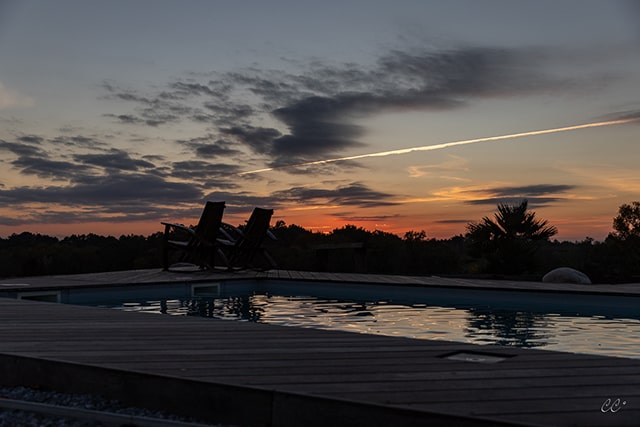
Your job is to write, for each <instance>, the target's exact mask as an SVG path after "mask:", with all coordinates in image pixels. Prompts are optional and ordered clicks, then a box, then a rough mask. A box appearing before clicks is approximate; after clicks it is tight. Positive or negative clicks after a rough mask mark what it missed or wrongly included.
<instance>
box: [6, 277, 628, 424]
mask: <svg viewBox="0 0 640 427" xmlns="http://www.w3.org/2000/svg"><path fill="white" fill-rule="evenodd" d="M211 278H215V279H216V280H220V279H221V278H227V279H234V278H238V279H241V278H243V279H246V278H265V279H268V278H280V279H296V280H299V279H305V280H312V279H317V280H334V281H347V282H367V283H371V282H377V283H402V284H412V285H425V286H463V287H474V288H500V289H520V290H523V291H526V290H542V291H545V292H578V293H580V292H582V293H584V292H585V291H586V292H589V293H602V294H612V293H613V294H617V295H627V296H630V297H631V298H633V297H635V296H640V292H639V289H638V286H637V285H615V286H609V287H607V286H606V285H601V286H590V287H587V288H585V287H584V286H577V285H575V286H570V285H548V284H542V283H516V282H497V281H496V282H493V281H474V280H462V279H445V278H435V277H431V278H428V277H427V278H425V277H423V278H410V277H401V276H368V275H359V274H356V275H340V274H324V273H322V274H321V273H300V272H287V271H275V272H268V273H234V274H228V273H224V274H222V273H167V272H160V271H157V270H144V271H134V272H118V273H104V274H94V275H79V276H57V277H53V276H52V277H40V278H21V279H12V280H1V281H0V291H2V290H4V291H10V290H17V289H31V290H41V289H51V288H58V287H62V286H83V287H84V286H103V285H107V284H109V285H113V284H120V285H122V286H126V285H128V284H140V283H156V284H159V283H173V282H181V281H201V280H211ZM639 351H640V346H639ZM459 352H466V353H469V354H472V355H473V354H477V353H480V355H479V356H478V357H482V354H484V353H490V355H494V356H502V357H504V360H502V361H500V362H497V363H480V362H474V361H468V360H450V359H448V358H447V357H446V356H448V355H451V354H455V353H459ZM463 359H464V357H463ZM15 384H22V385H37V384H40V385H42V386H46V387H53V388H56V389H58V390H60V391H78V392H86V391H91V392H96V393H101V394H104V395H107V396H116V397H119V398H121V399H122V400H124V401H127V402H131V403H137V404H144V405H148V406H158V407H163V408H166V409H170V410H174V411H178V412H186V413H189V414H192V415H194V416H196V417H198V418H201V419H203V420H208V421H211V422H222V423H229V424H234V425H247V426H249V425H253V426H274V427H278V426H285V427H289V426H312V427H313V426H323V427H326V426H343V425H344V426H426V425H430V426H432V425H445V424H447V425H456V426H457V425H530V426H637V425H638V424H639V422H638V420H640V360H635V359H623V358H608V357H600V356H590V355H576V354H569V353H559V352H551V351H542V350H526V349H517V348H505V347H493V346H492V347H486V346H483V347H479V346H474V345H471V344H463V343H454V342H447V341H428V340H413V339H408V338H397V337H385V336H373V335H361V334H353V333H348V332H338V331H323V330H313V329H301V328H288V327H280V326H273V325H265V324H256V323H248V322H231V321H224V320H212V319H203V318H195V317H171V316H153V315H143V314H139V313H132V312H121V311H117V310H110V309H100V308H89V307H80V306H69V305H60V304H54V303H45V302H36V301H23V300H14V299H8V298H0V385H15ZM608 399H610V400H608ZM616 399H620V405H619V406H613V407H612V406H607V405H606V404H605V403H606V402H607V401H609V402H611V403H613V402H615V401H616ZM603 405H604V406H603ZM603 409H604V411H603Z"/></svg>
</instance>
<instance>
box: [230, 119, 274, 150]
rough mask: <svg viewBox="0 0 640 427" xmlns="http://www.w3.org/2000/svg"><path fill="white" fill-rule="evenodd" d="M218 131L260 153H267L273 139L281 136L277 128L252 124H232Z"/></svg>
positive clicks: (270, 148)
mask: <svg viewBox="0 0 640 427" xmlns="http://www.w3.org/2000/svg"><path fill="white" fill-rule="evenodd" d="M220 131H221V132H222V134H223V135H224V136H227V137H233V138H234V139H235V140H236V141H240V142H241V143H243V144H245V145H247V146H249V147H251V149H252V150H253V151H254V152H256V153H260V154H267V153H269V152H270V151H271V150H272V142H273V140H274V139H276V138H278V137H280V136H281V133H280V132H279V131H278V130H277V129H273V128H264V127H253V126H234V127H230V128H224V129H221V130H220Z"/></svg>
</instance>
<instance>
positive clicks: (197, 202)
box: [0, 0, 640, 241]
mask: <svg viewBox="0 0 640 427" xmlns="http://www.w3.org/2000/svg"><path fill="white" fill-rule="evenodd" d="M638 119H640V2H638V1H630V0H624V1H616V0H612V1H606V2H605V1H600V0H563V1H557V0H553V1H550V0H539V1H535V2H524V1H511V0H483V1H475V0H452V1H446V2H445V1H424V0H415V1H410V0H394V1H375V0H362V1H350V0H341V1H339V2H338V1H332V0H327V1H324V2H315V1H314V2H312V1H306V0H296V1H293V0H291V1H284V0H283V1H278V0H275V1H269V2H264V1H243V0H237V1H222V0H220V1H213V0H212V1H208V0H206V1H205V0H187V1H185V0H126V1H125V0H110V1H108V2H105V1H94V0H57V1H55V2H52V1H49V0H19V1H18V0H0V171H1V172H0V237H6V236H9V235H11V234H12V233H20V232H23V231H29V232H33V233H42V234H48V235H54V236H65V235H70V234H87V233H97V234H103V235H114V236H120V235H123V234H142V235H148V234H151V233H154V232H158V231H162V230H163V228H162V226H161V224H160V222H161V221H170V222H180V223H185V224H195V223H196V222H197V219H198V217H199V215H200V212H201V210H202V207H203V205H204V202H205V201H206V200H212V201H225V202H226V206H227V208H226V210H225V221H226V222H229V223H232V224H240V223H242V222H243V221H244V220H245V219H246V218H248V215H249V214H250V212H251V210H252V209H253V208H254V207H256V206H259V207H264V208H272V209H274V210H275V214H274V218H273V220H274V222H275V221H278V220H282V221H285V223H287V224H296V225H300V226H303V227H305V228H308V229H310V230H313V231H318V232H329V231H331V230H333V229H335V228H338V227H343V226H345V225H347V224H352V225H356V226H358V227H363V228H365V229H368V230H381V231H385V232H391V233H396V234H398V235H401V236H402V235H403V234H404V233H405V232H406V231H410V230H414V231H418V230H424V231H425V232H426V234H427V237H429V238H448V237H452V236H455V235H459V234H464V233H465V232H466V226H467V224H469V223H470V222H474V221H479V220H480V219H481V218H482V217H484V216H492V215H493V213H494V212H495V211H496V206H497V205H498V204H499V203H519V202H520V201H521V200H523V199H527V200H528V201H529V206H530V208H531V209H532V210H534V211H535V212H536V215H537V216H538V217H540V218H542V219H546V220H548V221H549V223H550V224H552V225H555V226H556V227H557V228H558V235H557V236H556V238H558V239H559V240H569V241H579V240H583V239H584V238H586V237H591V238H594V239H596V240H602V239H604V238H605V237H606V235H607V234H608V233H609V232H610V231H612V220H613V217H614V216H615V215H616V214H617V210H618V207H619V206H620V205H622V204H624V203H630V202H632V201H635V200H640V173H639V172H638V159H640V144H639V142H640V141H638V136H639V135H640V121H639V120H638ZM587 124H595V125H594V126H582V125H587ZM538 131H545V132H538Z"/></svg>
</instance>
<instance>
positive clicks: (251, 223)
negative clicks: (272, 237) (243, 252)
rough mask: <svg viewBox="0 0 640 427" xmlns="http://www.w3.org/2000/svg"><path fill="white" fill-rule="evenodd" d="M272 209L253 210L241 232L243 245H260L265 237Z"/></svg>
mask: <svg viewBox="0 0 640 427" xmlns="http://www.w3.org/2000/svg"><path fill="white" fill-rule="evenodd" d="M272 215H273V209H262V208H254V209H253V212H252V213H251V216H250V217H249V220H248V221H247V225H246V226H245V228H244V230H243V234H244V239H243V240H245V241H247V243H245V244H249V245H251V246H253V245H256V246H258V245H260V244H262V241H263V240H264V238H265V237H266V236H267V231H268V230H269V223H270V222H271V216H272Z"/></svg>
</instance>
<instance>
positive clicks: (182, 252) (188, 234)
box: [161, 202, 227, 270]
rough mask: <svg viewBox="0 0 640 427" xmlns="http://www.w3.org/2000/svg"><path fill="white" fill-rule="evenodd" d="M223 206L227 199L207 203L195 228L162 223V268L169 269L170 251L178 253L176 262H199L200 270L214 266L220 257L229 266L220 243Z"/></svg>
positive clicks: (197, 263)
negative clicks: (218, 240)
mask: <svg viewBox="0 0 640 427" xmlns="http://www.w3.org/2000/svg"><path fill="white" fill-rule="evenodd" d="M224 208H225V203H224V202H207V203H206V204H205V206H204V210H203V211H202V214H201V216H200V220H199V221H198V225H197V226H196V227H195V228H190V227H186V226H184V225H182V224H172V223H167V222H162V223H161V224H163V225H164V226H165V228H164V239H163V249H162V267H163V268H164V269H165V270H169V266H170V261H169V255H170V253H176V254H177V255H178V257H177V262H187V263H192V264H196V265H198V266H199V267H200V268H201V269H204V268H208V269H214V268H215V265H216V259H217V258H221V260H222V261H223V263H224V264H225V265H226V264H227V260H226V257H225V255H224V253H223V252H222V251H221V250H220V245H219V244H218V242H217V238H218V237H219V233H220V230H221V225H222V214H223V211H224ZM179 237H182V240H177V238H179Z"/></svg>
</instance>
